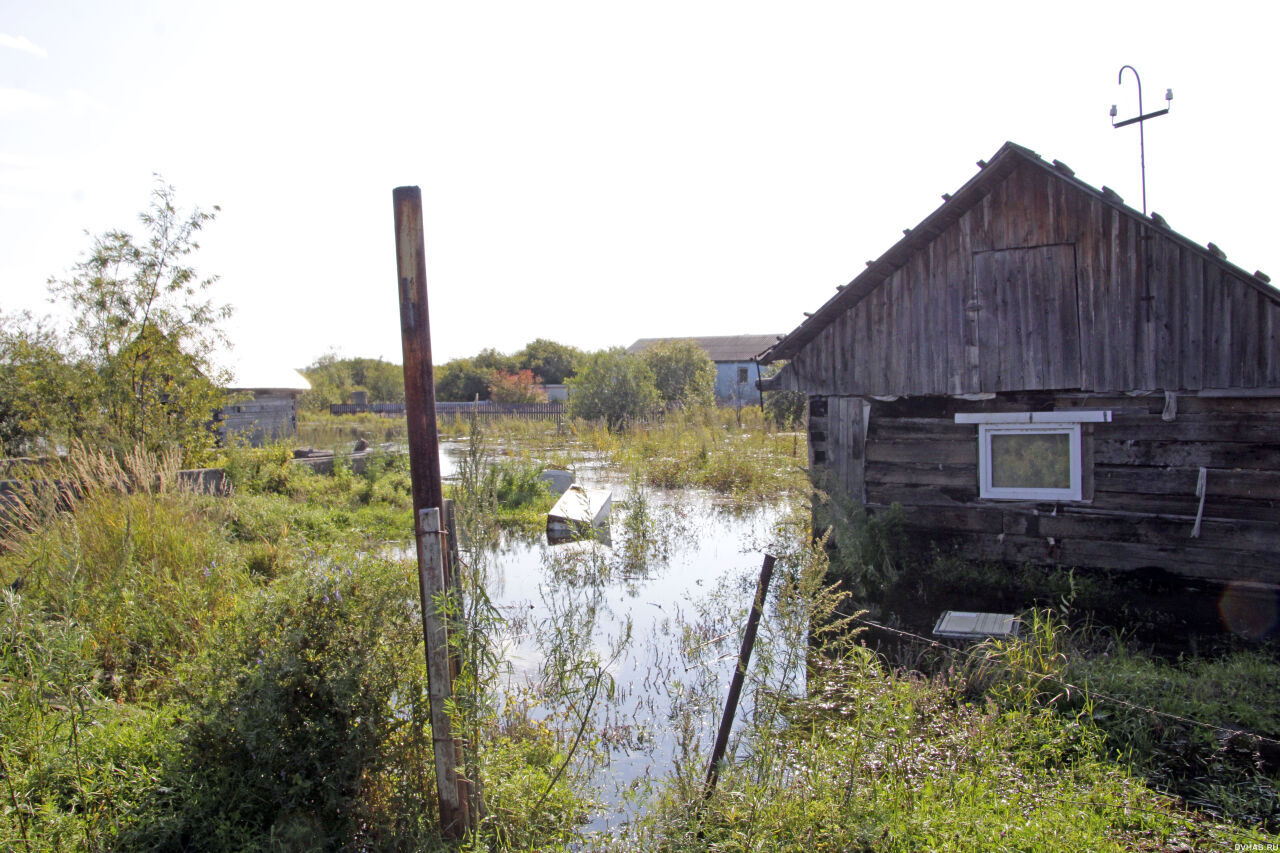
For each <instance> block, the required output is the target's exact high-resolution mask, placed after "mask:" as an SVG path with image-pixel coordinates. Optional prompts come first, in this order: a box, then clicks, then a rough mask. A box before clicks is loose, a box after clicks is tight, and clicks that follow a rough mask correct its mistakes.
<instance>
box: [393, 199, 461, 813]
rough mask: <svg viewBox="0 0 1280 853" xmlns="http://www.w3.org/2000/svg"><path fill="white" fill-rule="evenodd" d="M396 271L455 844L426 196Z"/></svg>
mask: <svg viewBox="0 0 1280 853" xmlns="http://www.w3.org/2000/svg"><path fill="white" fill-rule="evenodd" d="M392 201H393V203H394V206H395V227H396V268H397V273H398V278H399V287H400V338H401V344H402V346H403V351H404V396H405V416H406V417H407V418H408V426H409V474H410V477H411V479H412V481H413V517H414V535H415V538H416V539H417V544H418V589H419V594H420V596H421V602H422V636H423V641H424V643H425V645H426V657H427V677H428V685H427V690H428V693H429V698H430V703H431V740H432V746H433V751H434V754H435V767H436V789H437V793H438V794H439V797H440V825H441V827H442V828H443V830H444V834H445V835H446V836H447V837H449V838H461V837H462V836H463V835H465V834H466V832H467V830H468V829H469V828H470V825H469V824H470V820H469V816H468V810H467V798H466V796H465V793H464V792H463V789H462V785H463V782H462V780H460V779H459V777H458V765H457V748H458V747H457V744H456V742H455V740H454V737H453V734H452V732H451V731H450V722H449V714H448V711H447V705H448V702H449V699H450V698H451V696H452V695H453V679H452V678H451V673H450V671H449V670H450V667H449V642H448V630H447V627H446V626H447V621H446V620H447V614H446V613H445V612H444V610H443V609H442V608H441V604H442V603H443V602H444V601H445V599H446V597H447V595H448V590H449V584H448V579H447V578H446V576H445V559H444V544H443V541H442V538H443V537H442V534H443V532H444V527H443V526H442V524H441V512H440V511H441V507H442V505H443V492H442V490H441V487H440V455H439V453H440V451H439V435H438V433H437V432H436V394H435V377H434V371H433V369H432V364H431V329H430V324H429V322H428V316H427V261H426V246H425V243H424V240H423V234H422V192H421V191H420V190H419V189H418V188H417V187H397V188H396V189H395V190H394V191H393V192H392Z"/></svg>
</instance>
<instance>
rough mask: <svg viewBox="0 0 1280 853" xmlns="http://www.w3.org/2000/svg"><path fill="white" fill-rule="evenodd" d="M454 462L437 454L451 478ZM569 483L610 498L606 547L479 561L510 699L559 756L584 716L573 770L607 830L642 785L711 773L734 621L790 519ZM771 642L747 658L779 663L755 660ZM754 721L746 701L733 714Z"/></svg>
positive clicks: (569, 547)
mask: <svg viewBox="0 0 1280 853" xmlns="http://www.w3.org/2000/svg"><path fill="white" fill-rule="evenodd" d="M458 452H459V449H458V448H456V447H450V448H449V449H448V451H447V452H445V453H444V454H442V462H443V463H444V470H445V473H446V476H449V475H450V474H451V473H452V472H454V471H455V470H456V464H455V461H454V459H453V458H451V457H453V456H454V455H455V454H456V453H458ZM577 474H578V482H579V483H580V484H582V485H584V486H587V487H602V488H609V489H611V490H612V491H613V500H614V504H613V511H612V518H611V525H610V534H609V535H610V541H611V546H612V547H610V546H608V545H603V544H600V543H592V542H585V543H584V542H579V543H568V544H560V545H552V544H548V543H547V541H546V538H545V536H542V537H537V538H530V537H525V538H521V537H507V538H505V539H504V541H503V543H502V545H501V547H500V548H498V549H497V550H496V551H495V552H491V553H489V554H487V555H485V556H484V558H483V560H484V562H485V563H486V565H485V567H484V571H485V575H486V577H487V583H486V590H487V592H488V594H489V596H490V599H491V600H492V602H493V603H494V605H495V606H496V607H497V608H498V609H499V610H500V611H501V612H502V613H503V615H504V617H505V627H506V632H505V641H506V642H505V647H504V650H503V657H504V658H505V660H506V661H507V663H508V664H509V669H508V671H507V673H506V675H505V678H506V687H507V692H508V695H513V696H518V695H521V694H522V693H523V694H524V695H527V696H530V697H533V698H531V699H530V700H529V701H530V704H529V706H528V713H529V716H531V717H534V718H538V719H545V720H547V721H548V722H549V723H550V724H552V725H553V727H554V728H555V729H556V730H557V732H559V733H560V734H561V736H562V739H563V741H564V743H565V745H566V746H567V745H568V744H569V743H570V742H572V739H573V737H574V736H575V734H576V732H577V731H578V729H579V725H580V724H581V721H582V720H583V715H584V714H586V715H587V717H588V719H587V721H586V723H585V724H582V728H583V730H584V731H585V733H586V738H585V739H586V740H588V741H590V743H589V744H584V746H582V747H580V749H579V755H578V758H579V761H578V762H577V763H576V764H575V767H576V770H577V772H578V773H579V774H580V775H579V778H580V779H586V780H589V785H590V786H591V787H592V788H593V789H594V791H595V793H596V795H597V796H598V799H599V802H600V806H599V808H598V810H597V811H596V812H595V813H594V814H592V815H591V816H590V823H589V825H588V829H589V830H594V831H608V830H610V829H614V828H616V827H617V826H618V825H619V824H620V823H625V822H626V821H627V820H629V819H630V818H631V817H634V816H635V815H636V814H637V813H639V812H640V811H642V810H643V803H644V794H645V792H646V791H647V789H648V788H647V786H648V784H649V783H650V782H657V781H660V780H662V779H663V778H664V777H666V776H667V775H668V774H669V773H671V772H672V771H673V770H674V769H675V768H676V766H677V762H681V763H684V764H686V766H689V767H693V766H695V764H696V766H697V768H698V772H699V773H701V772H704V771H705V768H706V762H707V760H708V757H709V752H710V746H711V743H712V742H713V740H714V736H715V731H716V727H717V726H718V725H719V720H720V714H721V712H722V710H723V704H724V697H725V695H726V693H727V690H728V683H729V679H730V676H731V675H732V670H733V666H734V663H735V661H736V658H737V653H738V648H739V644H740V642H741V641H740V636H741V633H740V632H741V628H742V620H743V618H744V617H745V613H746V611H747V609H748V608H749V606H750V603H751V600H752V597H753V596H754V593H755V587H756V581H757V576H758V574H759V571H760V565H761V561H762V560H763V557H764V554H765V552H766V551H768V550H770V549H771V543H772V542H773V540H774V539H775V538H776V537H777V536H778V535H779V534H778V533H777V531H776V529H775V528H776V526H777V523H778V522H779V520H780V519H781V518H782V517H783V516H784V513H785V509H786V508H785V507H784V506H780V505H779V506H742V505H738V504H731V503H726V502H725V501H724V500H723V499H718V498H716V497H714V496H712V495H710V494H707V493H703V492H694V491H679V492H664V491H656V490H649V489H641V490H640V491H639V492H638V493H635V492H633V491H631V490H630V489H629V488H628V486H627V485H626V484H625V483H622V482H619V481H618V479H617V478H616V477H614V476H612V475H611V473H610V472H609V471H608V470H606V469H603V468H600V467H592V466H586V467H584V468H579V469H578V471H577ZM633 488H634V487H633ZM769 636H770V634H769V630H768V628H767V627H766V628H764V629H762V633H761V636H760V639H759V640H758V641H757V657H756V658H754V659H753V660H757V661H758V660H763V659H769V658H773V657H778V654H777V652H778V650H777V649H769V650H768V651H766V652H764V653H763V655H761V651H760V650H761V644H763V643H767V642H769ZM584 661H585V662H586V665H583V662H584ZM763 666H765V664H764V663H760V664H758V665H756V664H753V668H754V669H758V668H759V667H763ZM601 669H603V670H604V671H605V675H604V676H603V678H598V679H597V678H593V676H598V675H600V670H601ZM756 674H757V676H758V672H757V673H756ZM596 681H599V682H600V690H598V691H593V690H592V687H593V685H594V684H595V682H596ZM609 687H612V688H613V689H612V690H609V689H608V688H609ZM748 695H749V694H748ZM750 713H751V707H750V703H749V701H747V700H746V699H744V702H743V706H742V710H741V711H740V712H739V717H740V718H741V717H745V716H746V715H749V714H750Z"/></svg>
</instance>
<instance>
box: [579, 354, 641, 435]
mask: <svg viewBox="0 0 1280 853" xmlns="http://www.w3.org/2000/svg"><path fill="white" fill-rule="evenodd" d="M570 386H571V387H572V389H573V393H572V394H570V395H569V414H571V415H572V416H573V417H576V418H586V419H588V420H595V419H597V418H603V419H604V420H605V421H606V422H607V423H608V424H609V428H610V429H617V428H618V427H621V426H625V425H626V424H627V423H628V422H630V421H632V420H635V419H636V418H642V417H644V416H646V415H648V414H650V413H651V412H652V411H653V410H654V409H656V408H657V407H658V405H659V402H660V398H659V396H658V388H657V386H656V385H654V380H653V371H652V370H650V369H649V365H647V364H645V362H644V359H642V358H640V357H639V356H635V355H628V354H627V352H626V351H625V350H623V349H622V348H621V347H614V348H613V349H607V350H601V351H600V352H593V353H590V354H588V355H587V356H586V357H585V358H584V359H583V361H582V365H581V367H580V368H579V370H578V373H577V375H576V376H575V377H574V378H573V379H572V380H570Z"/></svg>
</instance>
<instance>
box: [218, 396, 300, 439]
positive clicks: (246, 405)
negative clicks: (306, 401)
mask: <svg viewBox="0 0 1280 853" xmlns="http://www.w3.org/2000/svg"><path fill="white" fill-rule="evenodd" d="M215 420H216V421H217V424H218V432H219V433H220V434H221V435H223V436H226V435H241V436H246V437H248V439H249V441H250V443H251V444H253V445H254V446H255V447H256V446H258V445H260V444H262V443H263V442H264V441H266V440H270V439H276V438H284V437H287V436H291V435H297V433H298V407H297V402H296V401H295V400H294V399H293V398H291V397H268V396H259V397H258V398H257V399H255V400H250V401H247V402H243V403H235V404H233V405H230V406H223V407H222V409H221V410H220V411H219V412H218V415H217V416H216V418H215Z"/></svg>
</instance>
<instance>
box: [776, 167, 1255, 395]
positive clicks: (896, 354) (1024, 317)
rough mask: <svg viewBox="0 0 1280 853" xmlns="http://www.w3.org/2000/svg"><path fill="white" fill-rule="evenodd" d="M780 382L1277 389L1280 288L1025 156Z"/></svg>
mask: <svg viewBox="0 0 1280 853" xmlns="http://www.w3.org/2000/svg"><path fill="white" fill-rule="evenodd" d="M784 374H785V382H786V383H787V385H788V387H794V388H799V389H801V390H803V391H805V392H806V393H809V394H820V395H849V396H868V395H930V394H972V393H982V392H1001V391H1022V390H1058V389H1080V390H1086V391H1099V392H1122V391H1128V390H1131V389H1161V390H1175V391H1198V390H1201V389H1206V388H1280V291H1277V290H1275V289H1274V288H1272V287H1270V286H1268V285H1265V284H1262V283H1260V282H1258V281H1257V280H1255V279H1253V278H1252V277H1242V276H1239V275H1237V274H1235V273H1233V272H1232V271H1231V268H1230V267H1229V266H1226V265H1224V264H1222V263H1220V262H1218V261H1217V260H1216V259H1215V258H1213V257H1211V256H1209V255H1208V254H1206V252H1205V251H1204V249H1201V248H1197V247H1195V246H1193V245H1190V244H1188V243H1186V242H1185V241H1182V240H1179V239H1176V238H1174V237H1173V236H1170V235H1169V234H1168V233H1166V232H1164V231H1163V230H1162V229H1160V228H1158V227H1156V226H1154V225H1153V224H1151V223H1150V222H1149V221H1147V220H1143V219H1142V218H1140V217H1138V216H1136V215H1132V214H1131V213H1126V212H1124V211H1123V210H1122V209H1120V208H1119V207H1117V206H1116V205H1114V204H1112V203H1110V202H1108V201H1107V200H1105V199H1103V198H1102V197H1100V196H1098V195H1096V194H1093V193H1089V192H1086V191H1083V190H1081V189H1080V188H1078V187H1077V186H1075V185H1073V184H1071V183H1069V182H1067V181H1065V180H1063V179H1060V178H1059V177H1057V176H1056V175H1055V174H1053V172H1052V171H1046V170H1045V169H1044V168H1040V167H1037V166H1036V165H1034V164H1032V163H1029V162H1024V163H1021V164H1019V165H1017V166H1016V167H1015V168H1013V169H1012V171H1010V173H1009V174H1008V175H1007V176H1006V177H1005V178H1004V179H1003V180H1001V181H1000V182H999V183H997V184H995V186H994V187H993V188H992V191H991V192H990V193H988V194H987V195H986V196H985V197H984V198H982V199H981V201H979V202H978V203H976V204H974V205H973V206H972V207H970V208H969V209H968V210H967V211H966V212H964V213H963V214H962V215H960V216H959V217H958V218H957V219H956V220H955V221H954V222H953V223H952V224H951V225H950V226H949V227H946V228H945V229H943V230H942V231H941V233H938V234H937V235H936V236H935V237H934V238H933V239H931V240H929V241H928V242H927V243H926V244H924V246H923V248H919V249H916V250H914V251H913V252H911V253H910V254H909V255H906V256H905V257H903V258H902V259H901V265H900V266H899V267H898V268H897V269H896V271H895V272H893V273H892V274H891V275H889V276H888V278H887V279H885V281H884V282H883V283H882V284H880V285H879V286H877V287H875V288H874V289H872V290H871V291H870V292H868V293H866V294H865V295H864V296H863V297H862V298H861V299H860V300H859V301H857V302H856V303H854V304H853V305H852V306H851V307H850V308H849V309H848V310H845V311H843V312H841V313H840V315H839V316H838V317H836V318H835V320H834V321H833V322H831V323H830V325H828V326H827V327H826V328H825V329H823V330H822V331H821V332H819V333H818V334H817V336H816V337H815V338H814V339H813V340H812V341H811V342H809V343H808V344H807V345H806V346H804V347H803V349H801V350H800V351H799V352H797V353H796V354H795V355H794V356H793V357H792V360H791V363H790V364H789V365H788V366H787V368H786V369H785V370H784Z"/></svg>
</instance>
